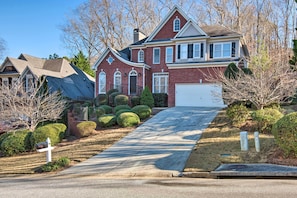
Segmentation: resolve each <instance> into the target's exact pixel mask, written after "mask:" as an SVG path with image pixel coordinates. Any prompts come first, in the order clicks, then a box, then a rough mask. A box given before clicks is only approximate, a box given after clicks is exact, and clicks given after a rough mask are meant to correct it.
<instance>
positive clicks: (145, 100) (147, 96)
mask: <svg viewBox="0 0 297 198" xmlns="http://www.w3.org/2000/svg"><path fill="white" fill-rule="evenodd" d="M140 104H141V105H147V106H149V107H150V108H153V107H154V98H153V94H152V92H151V91H150V89H149V88H148V86H146V87H145V88H144V90H143V91H142V93H141V96H140Z"/></svg>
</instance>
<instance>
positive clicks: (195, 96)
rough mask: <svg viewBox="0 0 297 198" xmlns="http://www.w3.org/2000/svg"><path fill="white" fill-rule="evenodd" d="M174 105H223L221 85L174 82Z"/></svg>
mask: <svg viewBox="0 0 297 198" xmlns="http://www.w3.org/2000/svg"><path fill="white" fill-rule="evenodd" d="M175 106H197V107H224V102H223V99H222V86H221V85H218V84H207V83H180V84H175Z"/></svg>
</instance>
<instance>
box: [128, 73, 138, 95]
mask: <svg viewBox="0 0 297 198" xmlns="http://www.w3.org/2000/svg"><path fill="white" fill-rule="evenodd" d="M135 94H137V72H136V71H135V70H131V71H130V73H129V95H135Z"/></svg>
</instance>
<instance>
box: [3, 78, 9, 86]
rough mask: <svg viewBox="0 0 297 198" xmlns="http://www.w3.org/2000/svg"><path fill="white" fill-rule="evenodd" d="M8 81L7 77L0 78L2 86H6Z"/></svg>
mask: <svg viewBox="0 0 297 198" xmlns="http://www.w3.org/2000/svg"><path fill="white" fill-rule="evenodd" d="M8 85H9V82H8V78H2V86H3V87H4V86H8Z"/></svg>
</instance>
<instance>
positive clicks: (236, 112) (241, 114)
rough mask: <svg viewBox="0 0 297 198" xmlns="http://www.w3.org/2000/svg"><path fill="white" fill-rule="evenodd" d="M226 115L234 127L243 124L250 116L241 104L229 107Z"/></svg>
mask: <svg viewBox="0 0 297 198" xmlns="http://www.w3.org/2000/svg"><path fill="white" fill-rule="evenodd" d="M226 114H227V116H228V117H229V118H230V119H231V121H232V123H233V124H235V125H236V124H242V123H244V122H245V121H246V120H247V119H248V117H249V115H250V113H249V110H248V109H247V108H246V107H245V106H244V105H242V104H234V105H230V106H229V107H228V109H227V111H226Z"/></svg>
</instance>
